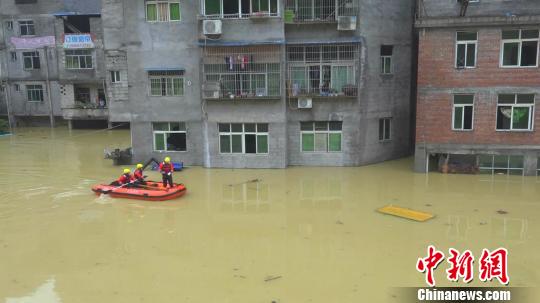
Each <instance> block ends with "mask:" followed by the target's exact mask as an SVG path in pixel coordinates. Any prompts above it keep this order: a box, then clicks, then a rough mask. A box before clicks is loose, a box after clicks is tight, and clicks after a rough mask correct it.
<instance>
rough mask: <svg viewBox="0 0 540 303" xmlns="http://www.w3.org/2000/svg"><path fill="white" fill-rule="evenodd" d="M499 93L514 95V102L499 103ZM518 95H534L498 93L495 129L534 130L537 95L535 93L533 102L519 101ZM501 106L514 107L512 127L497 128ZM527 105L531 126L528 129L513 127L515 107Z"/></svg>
mask: <svg viewBox="0 0 540 303" xmlns="http://www.w3.org/2000/svg"><path fill="white" fill-rule="evenodd" d="M499 95H514V103H501V104H499V100H498V98H499ZM518 95H532V94H512V93H508V94H498V95H497V106H496V107H495V109H496V112H495V130H496V131H498V132H531V131H533V130H534V108H535V103H536V95H534V100H533V103H517V96H518ZM499 106H506V107H508V106H510V107H512V115H511V116H510V128H509V129H498V128H497V122H498V121H497V117H498V115H499ZM516 107H517V108H520V107H527V108H529V128H528V129H513V128H512V125H513V122H514V108H516Z"/></svg>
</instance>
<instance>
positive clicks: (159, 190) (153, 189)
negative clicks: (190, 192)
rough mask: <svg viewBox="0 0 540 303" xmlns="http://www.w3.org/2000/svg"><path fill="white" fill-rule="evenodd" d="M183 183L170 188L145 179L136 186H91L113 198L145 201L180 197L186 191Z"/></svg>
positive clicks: (98, 193) (93, 189)
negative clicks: (143, 182)
mask: <svg viewBox="0 0 540 303" xmlns="http://www.w3.org/2000/svg"><path fill="white" fill-rule="evenodd" d="M186 190H187V189H186V187H185V186H184V184H174V186H173V187H172V188H164V187H163V185H162V184H161V182H153V181H147V182H146V184H145V185H140V186H138V187H128V186H123V187H118V186H114V185H108V184H98V185H94V186H92V191H93V192H95V193H96V195H100V194H107V195H109V196H111V197H113V198H125V199H138V200H146V201H165V200H172V199H176V198H178V197H181V196H182V195H184V194H185V193H186Z"/></svg>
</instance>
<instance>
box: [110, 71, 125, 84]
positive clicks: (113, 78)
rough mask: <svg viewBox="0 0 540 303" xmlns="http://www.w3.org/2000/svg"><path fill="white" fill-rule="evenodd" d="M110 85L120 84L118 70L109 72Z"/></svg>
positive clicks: (120, 79)
mask: <svg viewBox="0 0 540 303" xmlns="http://www.w3.org/2000/svg"><path fill="white" fill-rule="evenodd" d="M110 75H111V83H114V84H118V83H120V82H122V78H121V77H120V71H119V70H111V71H110Z"/></svg>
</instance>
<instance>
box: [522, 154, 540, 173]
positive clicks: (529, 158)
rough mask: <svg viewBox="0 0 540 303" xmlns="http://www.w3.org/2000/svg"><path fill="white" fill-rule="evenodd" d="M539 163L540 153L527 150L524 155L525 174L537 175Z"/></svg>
mask: <svg viewBox="0 0 540 303" xmlns="http://www.w3.org/2000/svg"><path fill="white" fill-rule="evenodd" d="M537 165H538V155H537V154H536V153H535V152H526V153H525V155H524V156H523V170H524V171H523V174H524V175H525V176H536V168H537Z"/></svg>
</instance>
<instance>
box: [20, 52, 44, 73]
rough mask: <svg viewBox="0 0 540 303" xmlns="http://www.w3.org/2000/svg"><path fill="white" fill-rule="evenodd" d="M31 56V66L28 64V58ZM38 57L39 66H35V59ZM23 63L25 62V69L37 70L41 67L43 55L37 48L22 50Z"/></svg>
mask: <svg viewBox="0 0 540 303" xmlns="http://www.w3.org/2000/svg"><path fill="white" fill-rule="evenodd" d="M26 54H31V55H26ZM27 58H29V59H30V62H31V67H27V66H26V59H27ZM36 58H37V62H38V65H39V67H35V66H34V65H35V61H34V60H36ZM22 63H23V69H24V70H37V69H41V57H40V55H39V52H38V51H37V50H34V51H25V52H22Z"/></svg>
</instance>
